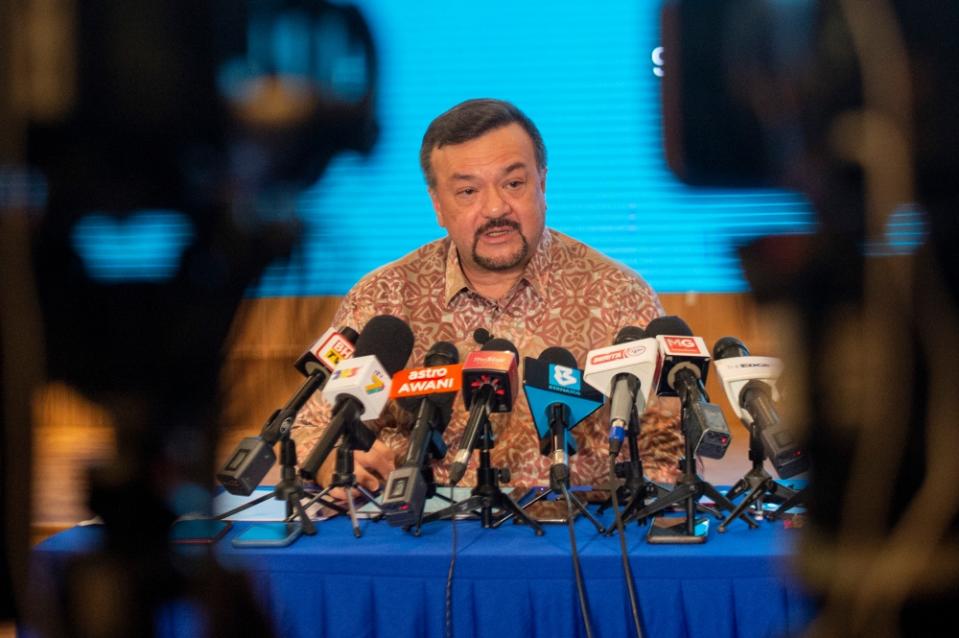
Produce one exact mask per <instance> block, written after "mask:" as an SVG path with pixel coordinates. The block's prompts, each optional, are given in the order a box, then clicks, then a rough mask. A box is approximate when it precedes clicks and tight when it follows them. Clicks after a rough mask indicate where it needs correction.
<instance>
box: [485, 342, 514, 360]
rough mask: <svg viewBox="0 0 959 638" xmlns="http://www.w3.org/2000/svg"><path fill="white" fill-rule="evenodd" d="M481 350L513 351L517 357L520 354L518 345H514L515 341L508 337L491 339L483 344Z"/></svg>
mask: <svg viewBox="0 0 959 638" xmlns="http://www.w3.org/2000/svg"><path fill="white" fill-rule="evenodd" d="M480 350H492V351H495V352H512V353H513V354H514V355H516V356H517V357H518V356H519V351H518V350H517V349H516V346H514V345H513V342H512V341H510V340H508V339H490V340H489V341H487V342H486V343H484V344H483V347H482V348H480Z"/></svg>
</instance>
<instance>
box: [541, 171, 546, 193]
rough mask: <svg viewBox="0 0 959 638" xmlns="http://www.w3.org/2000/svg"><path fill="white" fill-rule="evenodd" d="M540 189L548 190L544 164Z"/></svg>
mask: <svg viewBox="0 0 959 638" xmlns="http://www.w3.org/2000/svg"><path fill="white" fill-rule="evenodd" d="M539 189H540V190H541V191H543V192H544V193H545V192H546V167H545V166H544V167H543V168H542V169H541V170H540V172H539Z"/></svg>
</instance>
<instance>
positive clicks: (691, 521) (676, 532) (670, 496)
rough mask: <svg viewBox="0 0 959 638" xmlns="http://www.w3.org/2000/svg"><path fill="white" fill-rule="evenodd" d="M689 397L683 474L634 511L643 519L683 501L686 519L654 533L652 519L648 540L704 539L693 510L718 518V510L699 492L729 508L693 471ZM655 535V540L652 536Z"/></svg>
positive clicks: (685, 406)
mask: <svg viewBox="0 0 959 638" xmlns="http://www.w3.org/2000/svg"><path fill="white" fill-rule="evenodd" d="M688 414H689V399H688V398H686V399H684V400H683V405H682V423H683V439H684V442H685V456H686V458H685V459H684V460H683V461H681V463H680V467H681V468H682V470H683V476H682V478H680V479H679V481H678V482H677V483H676V487H674V488H673V489H672V491H670V492H669V493H667V494H665V495H663V496H661V497H660V498H658V499H656V500H655V501H653V502H652V503H650V504H649V505H647V506H646V507H644V508H643V509H641V510H639V511H638V512H636V518H638V519H645V518H646V517H648V516H652V515H653V514H655V513H657V512H661V511H662V510H664V509H666V508H667V507H670V506H672V505H674V504H677V503H680V502H682V503H684V505H685V509H686V519H685V523H686V524H685V525H684V526H682V527H679V526H678V525H677V526H673V527H660V528H659V529H660V532H659V533H657V534H653V532H652V530H653V529H654V527H655V521H654V522H653V527H650V536H649V539H650V542H660V543H704V542H706V537H705V536H701V535H698V534H697V533H696V528H697V527H698V526H699V524H700V523H702V522H703V520H702V519H700V520H698V521H697V520H696V512H697V511H700V512H706V513H709V514H712V515H713V516H715V517H716V518H719V519H721V518H722V516H721V515H720V513H719V511H718V510H717V509H716V508H714V507H709V506H707V505H703V504H702V503H700V502H699V499H700V497H701V496H703V495H706V496H708V497H709V498H711V499H712V500H713V502H714V503H715V504H716V505H717V506H718V507H719V508H720V509H727V510H732V509H734V507H735V506H734V505H733V504H732V503H731V502H730V501H729V499H727V498H726V497H725V496H723V495H722V494H720V493H719V490H717V489H716V488H715V487H713V485H712V484H710V483H708V482H706V481H704V480H703V479H702V478H700V477H699V475H697V474H696V458H695V452H696V451H695V450H694V449H693V441H692V440H691V438H690V437H689V436H688V435H687V427H686V425H687V423H688V419H689V416H688ZM739 517H740V518H742V519H743V520H744V521H746V523H748V524H749V526H750V527H751V528H753V529H756V528H758V527H759V525H757V524H756V521H754V520H752V519H751V518H749V517H748V516H746V515H745V514H740V515H739ZM654 537H655V539H656V540H655V541H654V540H653V538H654Z"/></svg>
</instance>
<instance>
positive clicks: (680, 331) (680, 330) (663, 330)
mask: <svg viewBox="0 0 959 638" xmlns="http://www.w3.org/2000/svg"><path fill="white" fill-rule="evenodd" d="M659 335H676V336H682V337H692V336H693V331H692V330H691V329H690V327H689V324H687V323H686V322H685V321H683V320H682V319H680V318H679V317H677V316H676V315H666V316H665V317H656V318H655V319H653V320H652V321H650V322H649V325H648V326H646V336H647V337H658V336H659ZM354 356H355V355H354Z"/></svg>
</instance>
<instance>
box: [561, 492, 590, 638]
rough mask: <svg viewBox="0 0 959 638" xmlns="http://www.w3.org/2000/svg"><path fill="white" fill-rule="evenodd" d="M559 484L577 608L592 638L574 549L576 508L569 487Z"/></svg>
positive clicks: (584, 594)
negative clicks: (564, 512)
mask: <svg viewBox="0 0 959 638" xmlns="http://www.w3.org/2000/svg"><path fill="white" fill-rule="evenodd" d="M559 486H560V487H561V488H562V490H563V498H565V499H566V523H567V524H568V526H569V545H570V549H571V550H572V555H573V573H574V574H575V576H576V593H577V595H578V596H579V609H580V611H581V612H582V614H583V628H584V629H585V630H586V638H593V627H592V623H590V620H589V602H588V601H587V600H586V587H585V584H584V583H583V573H582V570H581V569H580V565H579V552H577V551H576V532H575V531H573V519H574V518H576V508H575V507H574V506H573V499H572V498H570V495H569V488H567V487H566V483H565V482H564V481H560V483H559Z"/></svg>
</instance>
